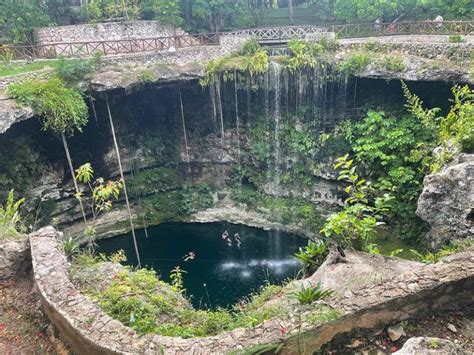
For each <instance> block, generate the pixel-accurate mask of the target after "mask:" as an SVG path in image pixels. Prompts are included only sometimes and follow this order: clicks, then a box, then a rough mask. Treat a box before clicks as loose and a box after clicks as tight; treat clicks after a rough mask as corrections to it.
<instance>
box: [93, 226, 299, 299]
mask: <svg viewBox="0 0 474 355" xmlns="http://www.w3.org/2000/svg"><path fill="white" fill-rule="evenodd" d="M147 234H148V237H146V234H145V231H144V230H138V231H137V232H136V235H137V242H138V248H139V251H140V258H141V262H142V264H143V265H146V266H147V267H151V268H153V269H154V270H155V271H156V272H157V274H158V275H160V276H161V278H162V279H163V280H165V281H168V282H169V281H170V277H169V275H170V272H171V270H173V269H174V268H175V267H176V266H179V267H180V268H181V269H182V270H185V271H186V273H185V274H184V288H185V289H186V294H187V295H188V296H189V297H190V298H191V301H192V303H193V305H194V307H197V308H216V307H228V306H230V305H232V304H235V303H236V302H238V301H239V300H240V299H242V298H243V297H245V296H248V295H250V294H251V293H252V292H254V291H257V290H258V288H259V287H260V286H262V285H264V284H265V283H267V282H270V283H272V284H279V283H282V282H283V281H284V280H285V279H288V278H292V277H295V276H296V274H297V273H298V271H299V269H300V264H299V262H298V261H297V260H295V259H294V258H293V257H292V256H293V254H294V253H296V252H297V251H298V249H299V248H300V247H303V246H305V245H306V244H307V241H306V239H304V238H301V237H300V236H297V235H294V234H290V233H285V232H281V231H274V230H263V229H259V228H253V227H248V226H243V225H234V224H230V223H204V224H203V223H165V224H161V225H158V226H154V227H150V228H148V229H147ZM97 244H98V246H99V248H98V251H99V252H101V253H105V254H107V255H110V254H112V253H114V252H117V251H118V250H121V249H123V250H124V251H125V254H126V256H127V259H128V260H127V263H128V264H129V265H133V266H136V264H137V259H136V256H135V250H134V248H133V239H132V236H131V234H130V233H129V234H124V235H120V236H117V237H114V238H110V239H105V240H100V241H98V242H97Z"/></svg>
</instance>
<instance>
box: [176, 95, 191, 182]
mask: <svg viewBox="0 0 474 355" xmlns="http://www.w3.org/2000/svg"><path fill="white" fill-rule="evenodd" d="M179 104H180V106H181V123H182V124H183V136H184V149H185V153H184V155H185V157H186V164H187V165H188V173H189V172H190V171H191V169H190V167H189V146H188V136H187V135H186V121H185V119H184V106H183V96H182V95H181V89H180V90H179Z"/></svg>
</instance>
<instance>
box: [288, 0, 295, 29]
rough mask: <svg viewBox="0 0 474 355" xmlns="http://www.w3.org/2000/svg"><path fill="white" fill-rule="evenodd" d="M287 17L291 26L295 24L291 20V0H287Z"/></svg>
mask: <svg viewBox="0 0 474 355" xmlns="http://www.w3.org/2000/svg"><path fill="white" fill-rule="evenodd" d="M288 19H289V20H290V25H291V26H293V25H294V24H295V21H294V20H293V0H288Z"/></svg>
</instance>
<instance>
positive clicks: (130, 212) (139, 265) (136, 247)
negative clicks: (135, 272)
mask: <svg viewBox="0 0 474 355" xmlns="http://www.w3.org/2000/svg"><path fill="white" fill-rule="evenodd" d="M106 102H107V112H108V114H109V121H110V129H111V130H112V138H113V140H114V147H115V154H116V156H117V161H118V166H119V171H120V177H121V178H122V183H123V193H124V195H125V203H126V204H127V209H128V218H129V220H130V227H131V228H132V237H133V245H134V247H135V253H136V254H137V261H138V267H139V268H141V261H140V253H139V252H138V244H137V237H136V235H135V227H134V226H133V218H132V211H131V209H130V202H129V200H128V194H127V185H126V183H125V176H124V175H123V169H122V159H121V158H120V151H119V147H118V143H117V137H116V136H115V128H114V121H113V119H112V114H111V113H110V106H109V100H107V101H106Z"/></svg>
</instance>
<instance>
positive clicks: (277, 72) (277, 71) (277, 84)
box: [270, 61, 281, 197]
mask: <svg viewBox="0 0 474 355" xmlns="http://www.w3.org/2000/svg"><path fill="white" fill-rule="evenodd" d="M270 65H271V67H272V70H273V84H274V89H275V94H274V108H273V120H274V123H275V180H274V182H275V194H276V196H277V197H278V196H279V195H280V175H281V171H280V159H281V152H280V135H281V132H280V119H281V104H280V100H281V66H280V64H278V63H276V62H273V61H272V62H271V63H270Z"/></svg>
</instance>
